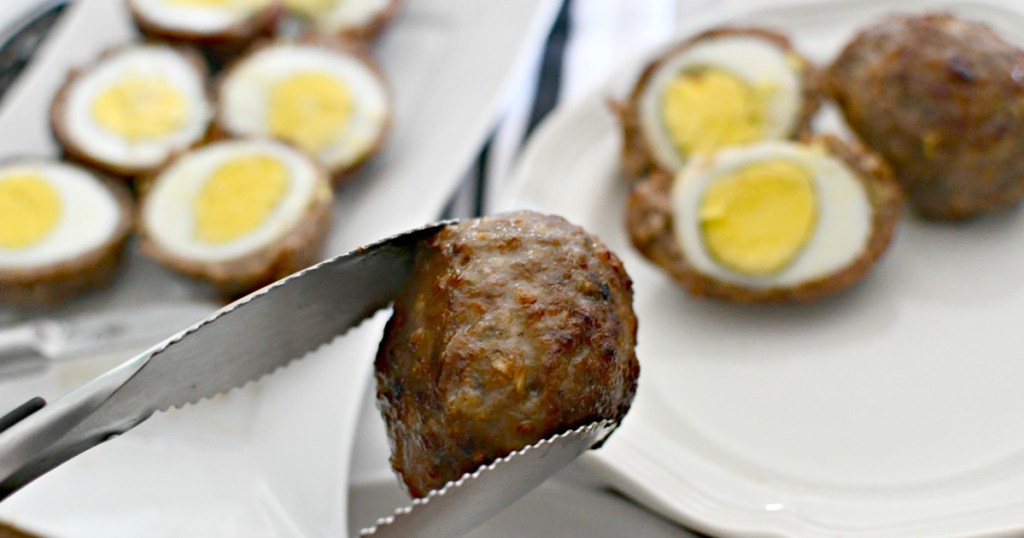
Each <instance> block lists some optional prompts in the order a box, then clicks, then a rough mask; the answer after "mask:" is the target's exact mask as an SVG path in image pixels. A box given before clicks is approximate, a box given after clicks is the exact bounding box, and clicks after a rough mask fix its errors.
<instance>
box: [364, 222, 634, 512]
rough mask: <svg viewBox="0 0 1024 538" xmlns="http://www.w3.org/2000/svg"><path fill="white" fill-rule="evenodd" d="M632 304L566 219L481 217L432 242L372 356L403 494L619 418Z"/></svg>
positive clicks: (630, 371)
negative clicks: (577, 429) (538, 443)
mask: <svg viewBox="0 0 1024 538" xmlns="http://www.w3.org/2000/svg"><path fill="white" fill-rule="evenodd" d="M632 302H633V292H632V282H631V281H630V279H629V276H628V275H627V274H626V272H625V271H624V269H623V267H622V263H621V262H620V261H619V259H618V258H617V257H616V256H615V255H614V254H612V253H611V252H610V251H609V250H608V249H607V248H606V247H605V246H604V245H603V244H602V243H601V242H600V241H598V240H597V239H595V238H594V237H592V236H590V235H588V234H587V233H586V232H584V231H583V230H582V229H580V228H578V227H576V226H574V225H572V224H569V223H568V222H567V221H565V220H564V219H562V218H560V217H552V216H544V215H539V214H536V213H530V212H520V213H514V214H509V215H504V216H497V217H485V218H482V219H477V220H472V221H467V222H463V223H459V224H455V225H451V226H448V227H446V228H445V229H443V230H442V231H440V232H439V233H438V234H437V235H435V236H434V237H432V238H430V239H427V240H424V241H423V242H422V243H421V244H420V245H419V246H418V250H417V255H416V260H415V265H414V268H413V273H412V277H411V279H410V282H409V284H408V285H407V287H406V289H405V290H404V291H403V292H402V293H400V294H399V296H398V297H397V298H396V301H395V306H394V313H393V315H392V318H391V320H390V321H389V322H388V326H387V328H386V330H385V334H384V339H383V341H382V342H381V346H380V348H379V350H378V354H377V359H376V377H377V400H378V406H379V408H380V410H381V412H382V414H383V416H384V419H385V422H386V424H387V430H388V436H389V439H390V442H391V445H392V447H391V448H392V457H391V463H392V467H394V469H395V471H396V472H398V474H399V475H400V476H401V477H402V479H403V481H404V482H405V484H406V486H407V487H408V489H409V492H410V493H411V494H412V495H413V496H415V497H421V496H423V495H425V494H426V493H428V492H429V491H430V490H431V489H436V488H438V487H440V486H443V485H444V484H445V483H446V482H448V481H450V480H454V479H457V478H459V477H460V476H462V475H463V474H464V473H466V472H470V471H473V470H475V469H476V468H478V467H479V466H480V465H482V464H486V463H489V462H491V461H493V460H495V459H497V458H500V457H502V456H505V455H507V454H508V453H510V452H512V451H514V450H517V449H520V448H522V447H524V446H526V445H529V444H531V443H534V442H536V441H538V440H541V439H544V438H547V437H549V436H551V435H554V434H557V433H560V432H563V431H566V430H568V429H571V428H574V427H577V426H580V425H583V424H587V423H590V422H592V421H594V420H597V419H602V418H609V419H613V420H619V419H621V418H622V416H623V415H624V414H625V413H626V411H627V410H628V409H629V405H630V403H631V402H632V399H633V395H634V394H635V392H636V384H637V377H638V375H639V364H638V363H637V359H636V354H635V352H634V346H635V343H636V317H635V315H634V313H633V308H632Z"/></svg>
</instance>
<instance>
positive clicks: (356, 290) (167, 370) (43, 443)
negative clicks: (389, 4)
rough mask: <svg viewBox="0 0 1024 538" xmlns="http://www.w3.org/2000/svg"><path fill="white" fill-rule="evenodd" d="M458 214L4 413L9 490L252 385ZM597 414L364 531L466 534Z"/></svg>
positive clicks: (378, 286) (351, 315)
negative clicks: (154, 418) (49, 398)
mask: <svg viewBox="0 0 1024 538" xmlns="http://www.w3.org/2000/svg"><path fill="white" fill-rule="evenodd" d="M447 224H450V222H440V223H436V224H432V225H428V226H425V227H423V228H419V229H416V230H412V231H409V232H406V233H403V234H400V235H396V236H393V237H391V238H389V239H386V240H383V241H380V242H378V243H374V244H372V245H369V246H366V247H362V248H359V249H356V250H355V251H353V252H350V253H348V254H345V255H342V256H338V257H336V258H333V259H330V260H327V261H325V262H322V263H320V264H317V265H315V266H312V267H310V268H308V269H306V270H304V271H301V272H299V273H296V274H294V275H292V276H290V277H288V278H285V279H283V280H281V281H279V282H277V283H275V284H272V285H270V286H268V287H266V288H264V289H262V290H260V291H257V292H255V293H253V294H252V295H249V296H248V297H246V298H243V299H241V300H239V301H236V302H234V303H232V304H230V305H228V306H226V307H224V308H222V309H220V310H219V311H217V312H215V313H214V314H212V315H210V316H209V317H207V318H206V319H204V320H202V321H199V322H197V323H195V324H194V325H192V326H191V327H189V328H187V329H185V330H183V331H181V332H179V333H178V334H175V335H174V336H172V337H170V338H168V339H167V340H164V341H163V342H162V343H160V344H157V345H156V346H154V347H152V348H150V349H149V350H147V351H145V352H143V353H142V354H140V355H138V356H136V357H135V358H133V359H131V360H129V361H127V362H125V363H124V364H122V365H120V366H118V367H116V368H114V369H113V370H111V371H109V372H107V373H106V374H104V375H102V376H100V377H98V378H96V379H94V380H93V381H91V382H89V383H87V384H86V385H84V386H82V387H81V388H79V389H77V390H75V391H74V392H72V393H70V394H68V395H67V396H65V397H63V398H61V399H59V400H57V401H55V402H53V403H51V404H45V403H44V402H42V401H41V400H39V399H36V400H33V401H30V402H27V403H26V404H25V405H23V406H21V407H19V408H18V409H16V410H15V411H13V412H11V413H9V414H8V415H7V416H5V417H0V501H2V500H3V499H4V498H6V497H7V496H9V495H11V494H12V493H14V492H15V491H17V490H18V489H20V488H21V487H23V486H25V485H26V484H28V483H30V482H31V481H32V480H34V479H36V478H38V477H39V476H42V475H43V474H45V473H47V472H49V471H50V470H52V469H54V468H55V467H57V466H59V465H61V464H62V463H64V462H66V461H68V460H70V459H71V458H73V457H75V456H77V455H78V454H81V453H82V452H84V451H86V450H88V449H90V448H92V447H94V446H96V445H99V444H100V443H103V442H104V441H107V440H109V439H111V438H113V437H116V436H118V435H121V434H124V433H125V432H127V431H128V430H131V429H132V428H134V427H135V426H137V425H139V424H141V423H142V422H144V421H145V420H146V419H147V418H149V417H150V416H151V415H152V414H153V413H155V412H158V411H164V410H167V409H170V408H172V407H180V406H183V405H185V404H188V403H194V402H197V401H199V400H202V399H204V398H209V397H211V396H214V395H216V394H219V393H222V392H225V391H228V390H230V389H232V388H235V387H239V386H242V385H244V384H246V383H248V382H249V381H253V380H256V379H259V378H260V377H262V376H264V375H266V374H268V373H270V372H273V371H274V370H276V369H277V368H279V367H281V366H284V365H285V364H287V363H288V362H290V361H291V360H293V359H296V358H299V357H302V356H303V355H305V354H306V353H308V352H310V351H312V350H314V349H316V348H318V347H319V346H321V345H323V344H325V343H327V342H329V341H331V340H333V339H334V338H335V337H337V336H339V335H341V334H343V333H344V332H345V331H347V330H348V329H349V328H351V327H354V326H355V325H357V324H359V323H360V322H361V321H362V320H363V319H365V318H367V317H369V316H370V315H372V314H373V313H374V312H376V311H377V310H379V309H381V308H384V307H386V306H388V305H389V304H390V303H391V301H392V298H393V297H394V296H395V295H396V294H397V293H398V292H399V291H400V290H401V289H402V287H403V286H404V285H405V283H406V281H407V280H408V278H409V275H410V272H411V268H412V264H413V260H414V257H415V252H416V246H417V244H418V243H419V242H420V241H421V240H423V239H426V238H429V237H430V236H432V235H433V234H435V233H437V232H438V231H439V230H440V229H442V228H443V227H444V226H445V225H447ZM613 426H614V425H613V424H612V423H610V422H608V421H600V422H595V423H592V424H589V425H586V426H583V427H580V428H577V429H575V430H571V431H568V432H565V433H562V434H559V435H556V436H554V437H551V438H549V439H545V440H542V441H540V442H538V443H536V444H534V445H531V446H529V447H526V448H524V449H522V450H519V451H517V452H514V453H512V454H510V455H508V456H507V457H505V458H502V459H500V460H498V461H496V462H494V463H492V464H490V465H486V466H484V467H481V468H480V469H478V470H477V471H476V472H473V473H469V474H467V475H465V476H463V477H462V478H460V479H459V480H456V481H453V482H450V483H448V484H447V485H445V486H444V487H443V488H441V489H439V490H434V491H431V492H430V493H429V494H428V495H427V496H425V497H423V498H421V499H417V500H415V501H414V502H413V504H412V506H409V507H407V508H401V509H399V510H397V511H396V512H395V514H394V515H392V516H390V517H387V518H382V519H381V520H379V521H378V522H377V525H376V526H374V527H372V528H369V529H364V530H363V531H362V532H361V533H360V534H361V536H371V535H372V536H423V537H427V536H438V537H441V536H445V537H448V536H459V535H462V534H465V533H466V532H468V531H470V530H471V529H473V528H474V527H475V526H477V525H479V524H480V523H482V522H484V521H486V520H487V519H489V518H490V517H491V516H493V515H494V514H496V513H498V512H499V511H501V510H502V509H503V508H505V507H507V506H509V505H511V504H512V503H513V502H514V501H515V500H517V499H518V498H519V497H521V496H522V495H524V494H525V493H527V492H528V491H530V490H531V489H533V488H534V487H536V486H537V485H539V484H540V483H541V482H543V481H544V480H545V479H547V478H548V477H550V476H551V475H552V474H554V472H555V471H557V470H558V469H560V468H561V467H563V466H564V465H566V464H567V463H569V462H570V461H572V460H573V459H574V458H575V457H576V456H578V455H579V454H580V453H582V452H583V451H585V450H587V449H588V448H590V447H592V446H594V445H595V444H597V443H598V442H600V441H601V440H603V439H604V438H605V437H606V436H607V435H608V434H609V433H610V432H611V430H612V429H613Z"/></svg>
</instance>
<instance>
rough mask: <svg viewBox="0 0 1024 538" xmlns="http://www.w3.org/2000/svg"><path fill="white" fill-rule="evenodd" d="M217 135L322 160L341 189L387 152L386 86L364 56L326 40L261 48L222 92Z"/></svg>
mask: <svg viewBox="0 0 1024 538" xmlns="http://www.w3.org/2000/svg"><path fill="white" fill-rule="evenodd" d="M217 107H218V108H217V117H216V127H217V131H219V132H221V133H226V134H228V135H231V136H268V137H272V138H276V139H279V140H283V141H285V142H288V143H291V144H294V145H295V146H298V147H299V148H301V149H303V150H305V151H306V152H308V153H310V154H311V155H313V156H315V157H316V158H317V160H319V161H320V163H321V164H322V165H323V166H324V167H325V168H326V169H327V170H328V172H329V173H330V174H331V177H332V178H333V179H334V181H335V182H339V181H341V180H342V179H343V178H344V177H346V176H347V175H348V173H349V172H351V171H353V170H354V169H355V168H356V167H358V166H359V165H360V164H362V163H363V162H365V161H366V160H367V159H368V158H370V156H371V155H373V154H374V153H375V152H376V151H377V150H378V149H379V148H380V146H381V145H382V144H383V142H384V138H385V136H386V134H387V132H388V129H389V126H390V118H391V102H390V96H389V92H388V87H387V84H386V83H385V81H384V79H383V78H382V76H381V75H380V70H379V68H378V67H377V66H376V64H375V63H374V62H373V60H372V59H371V58H370V57H369V56H368V55H367V54H366V53H365V51H363V50H362V48H360V47H358V46H355V45H352V44H349V43H346V42H344V41H338V40H334V39H330V38H324V37H310V38H308V39H305V40H302V41H298V42H284V41H281V42H277V43H273V44H268V45H266V46H263V47H259V48H257V49H256V50H254V51H252V52H251V53H250V54H248V55H246V56H245V57H243V58H241V59H239V60H238V61H237V62H236V63H234V64H232V65H231V66H229V68H228V69H227V71H226V72H225V73H224V75H223V76H222V78H221V80H220V81H219V83H218V88H217Z"/></svg>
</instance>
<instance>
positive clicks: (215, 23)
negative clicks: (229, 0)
mask: <svg viewBox="0 0 1024 538" xmlns="http://www.w3.org/2000/svg"><path fill="white" fill-rule="evenodd" d="M128 2H129V3H130V6H131V8H132V9H133V10H135V12H136V13H138V14H139V16H141V17H142V19H144V20H146V21H149V22H150V23H152V24H154V25H157V26H160V27H161V28H165V29H169V30H180V31H182V32H189V33H194V34H201V35H216V34H219V33H223V32H225V31H226V30H228V29H230V28H231V27H232V26H235V25H237V24H239V23H241V22H243V21H245V19H247V18H248V17H251V16H252V15H253V14H255V13H257V12H259V11H260V10H262V9H266V7H267V6H268V5H269V4H270V3H271V0H252V1H251V2H247V3H245V5H234V6H195V5H184V4H175V3H173V2H168V1H167V0H128Z"/></svg>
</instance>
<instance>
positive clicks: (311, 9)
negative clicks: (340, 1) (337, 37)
mask: <svg viewBox="0 0 1024 538" xmlns="http://www.w3.org/2000/svg"><path fill="white" fill-rule="evenodd" d="M284 5H285V6H286V7H287V8H288V10H289V11H292V12H294V13H299V14H302V15H305V16H307V17H316V16H319V15H323V14H324V13H327V10H329V9H330V8H331V7H333V6H334V0H285V3H284Z"/></svg>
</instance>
